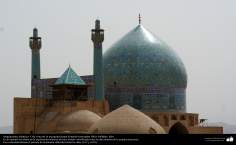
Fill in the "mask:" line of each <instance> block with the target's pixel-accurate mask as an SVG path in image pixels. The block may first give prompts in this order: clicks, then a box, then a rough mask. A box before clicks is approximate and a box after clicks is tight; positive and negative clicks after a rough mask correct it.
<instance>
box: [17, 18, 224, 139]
mask: <svg viewBox="0 0 236 145" xmlns="http://www.w3.org/2000/svg"><path fill="white" fill-rule="evenodd" d="M91 40H92V42H93V44H94V65H93V70H94V72H93V75H86V76H79V75H77V73H76V71H75V70H74V69H73V68H72V67H71V66H69V67H68V68H67V69H66V71H65V72H64V73H63V74H62V75H61V76H60V77H59V78H46V79H42V78H41V76H40V49H41V43H42V40H41V37H39V36H38V30H37V29H36V28H34V30H33V36H32V37H30V38H29V46H30V48H31V50H32V62H31V63H32V66H31V68H32V72H31V74H32V76H31V80H32V81H31V98H20V97H15V98H14V133H25V134H30V133H31V134H32V133H34V134H38V133H62V134H66V133H69V134H70V133H82V134H84V133H85V134H86V133H89V134H201V133H203V134H206V133H211V134H222V133H223V128H222V127H209V126H203V125H202V119H199V117H198V114H197V113H187V112H186V88H187V73H186V69H185V66H184V64H183V62H182V61H181V59H180V57H179V56H178V55H177V54H176V53H175V52H174V50H173V49H172V48H171V47H169V46H168V45H167V44H166V43H165V42H163V41H162V40H161V39H159V38H157V37H155V36H154V34H152V33H151V32H149V31H148V30H147V29H146V28H145V27H144V26H143V25H142V24H141V18H140V17H139V24H138V25H137V26H136V27H135V28H134V29H133V30H131V31H130V32H128V33H127V34H126V35H124V36H123V37H122V38H121V39H120V40H118V41H117V42H115V43H114V44H113V45H112V46H111V47H110V48H109V49H108V50H107V51H106V52H105V53H103V51H102V48H103V47H102V42H103V41H104V30H103V29H101V27H100V21H99V20H96V21H95V28H94V29H92V30H91Z"/></svg>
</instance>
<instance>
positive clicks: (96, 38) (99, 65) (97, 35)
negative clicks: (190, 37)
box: [91, 20, 104, 101]
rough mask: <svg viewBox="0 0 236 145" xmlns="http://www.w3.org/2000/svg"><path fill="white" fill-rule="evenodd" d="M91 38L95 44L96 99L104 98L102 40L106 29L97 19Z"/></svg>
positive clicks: (94, 73)
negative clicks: (101, 26)
mask: <svg viewBox="0 0 236 145" xmlns="http://www.w3.org/2000/svg"><path fill="white" fill-rule="evenodd" d="M91 39H92V41H93V45H94V62H93V75H94V80H95V99H96V100H97V101H102V100H104V77H103V76H104V75H103V58H102V42H103V40H104V30H103V29H100V21H99V20H96V21H95V29H92V36H91Z"/></svg>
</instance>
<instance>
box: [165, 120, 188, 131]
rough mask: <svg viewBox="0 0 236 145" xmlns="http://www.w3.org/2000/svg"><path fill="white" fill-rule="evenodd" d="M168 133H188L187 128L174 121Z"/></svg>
mask: <svg viewBox="0 0 236 145" xmlns="http://www.w3.org/2000/svg"><path fill="white" fill-rule="evenodd" d="M169 134H189V131H188V129H187V128H186V127H185V126H184V125H183V124H182V123H180V122H177V123H175V124H174V125H172V127H171V128H170V130H169Z"/></svg>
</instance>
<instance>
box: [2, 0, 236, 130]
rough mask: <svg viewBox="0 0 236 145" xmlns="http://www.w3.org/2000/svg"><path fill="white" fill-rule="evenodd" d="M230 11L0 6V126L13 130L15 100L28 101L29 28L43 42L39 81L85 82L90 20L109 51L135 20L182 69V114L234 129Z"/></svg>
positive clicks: (59, 0) (211, 3)
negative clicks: (74, 77)
mask: <svg viewBox="0 0 236 145" xmlns="http://www.w3.org/2000/svg"><path fill="white" fill-rule="evenodd" d="M235 8H236V1H235V0H116V1H115V0H83V1H82V0H0V50H1V52H0V126H6V125H12V124H13V97H30V79H31V74H30V73H31V50H30V48H29V45H28V43H29V42H28V37H30V36H32V29H33V28H34V27H37V28H38V30H39V35H40V36H41V37H42V41H43V44H42V49H41V74H42V75H41V76H42V77H43V78H50V77H59V76H60V75H61V74H62V73H63V72H64V71H65V69H66V68H67V67H68V65H69V63H70V64H71V66H72V67H73V68H74V69H75V70H76V72H77V73H78V74H79V75H87V74H92V62H93V48H92V42H91V40H90V35H91V34H90V30H91V29H92V28H93V27H94V21H95V19H96V18H99V19H100V20H101V25H102V28H104V29H105V41H104V45H103V46H104V50H107V49H108V48H109V46H111V44H113V43H114V42H115V41H117V40H118V39H119V38H120V37H122V36H123V35H124V34H125V33H127V32H128V31H130V30H131V29H133V28H134V27H135V26H136V25H137V24H138V13H141V15H142V24H143V26H144V27H146V28H147V29H148V30H150V31H151V32H152V33H154V34H155V35H156V36H158V37H160V38H161V39H162V40H164V41H165V42H166V43H167V44H169V45H170V46H171V47H172V48H173V49H174V50H175V51H176V52H177V53H178V54H179V56H180V57H181V58H182V60H183V62H184V64H185V66H186V69H187V73H188V88H187V111H188V112H194V113H199V114H200V117H203V118H208V119H209V121H212V122H219V121H222V122H227V123H232V124H236V105H235V103H236V57H235V56H236V9H235Z"/></svg>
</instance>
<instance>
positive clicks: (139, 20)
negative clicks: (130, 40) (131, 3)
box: [138, 13, 141, 25]
mask: <svg viewBox="0 0 236 145" xmlns="http://www.w3.org/2000/svg"><path fill="white" fill-rule="evenodd" d="M138 24H139V25H140V24H141V15H140V13H139V14H138Z"/></svg>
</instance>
